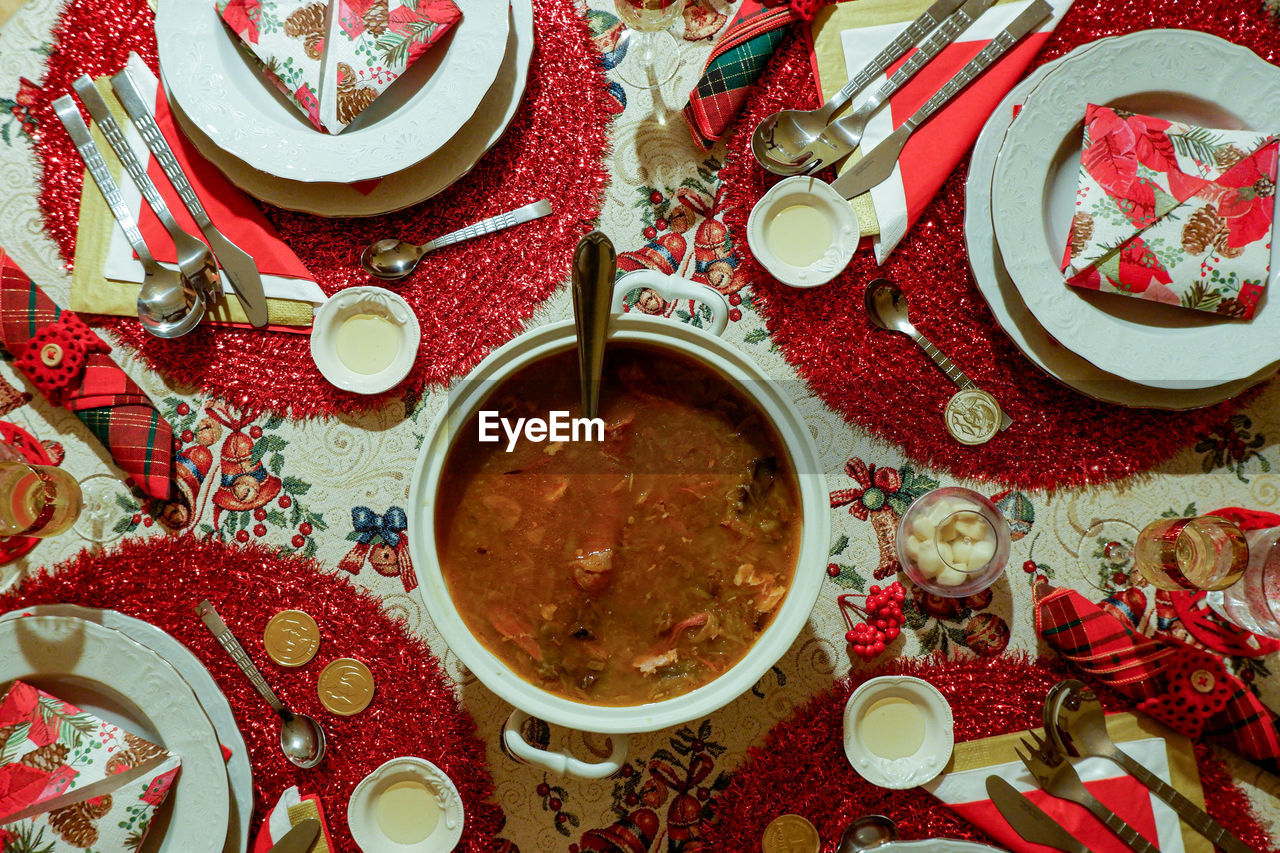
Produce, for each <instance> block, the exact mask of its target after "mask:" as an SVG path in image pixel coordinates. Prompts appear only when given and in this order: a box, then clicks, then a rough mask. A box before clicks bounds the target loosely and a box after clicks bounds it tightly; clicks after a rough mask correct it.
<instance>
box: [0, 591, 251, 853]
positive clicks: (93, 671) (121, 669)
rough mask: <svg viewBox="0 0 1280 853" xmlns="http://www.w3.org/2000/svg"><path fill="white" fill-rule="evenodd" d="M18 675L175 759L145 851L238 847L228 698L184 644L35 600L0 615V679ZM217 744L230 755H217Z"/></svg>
mask: <svg viewBox="0 0 1280 853" xmlns="http://www.w3.org/2000/svg"><path fill="white" fill-rule="evenodd" d="M13 679H21V680H23V681H26V682H28V683H30V684H33V685H34V686H36V687H39V688H40V689H42V690H44V691H46V692H48V693H51V694H53V695H55V696H57V697H58V698H60V699H65V700H66V701H68V702H71V703H72V704H74V705H77V706H78V707H80V708H81V709H83V710H85V711H88V712H90V713H92V714H94V715H96V716H98V717H100V718H102V719H104V720H107V721H108V722H111V723H114V724H116V725H118V726H120V727H122V728H124V729H125V730H126V731H130V732H133V733H134V734H137V735H139V736H140V737H143V738H146V739H147V740H150V741H152V742H153V743H158V744H160V745H161V746H164V747H165V748H166V749H168V750H169V751H171V752H174V753H176V754H177V755H179V756H180V757H181V758H182V769H181V770H180V771H179V773H178V778H177V781H176V782H175V784H174V787H173V789H172V790H171V791H170V793H169V797H168V798H167V799H166V800H165V803H164V804H163V805H162V806H161V808H160V811H159V812H158V813H157V815H156V817H155V820H154V821H153V822H152V825H151V830H150V832H149V833H148V835H147V839H146V842H145V844H144V845H143V848H142V849H143V851H145V853H158V851H163V853H218V851H223V853H244V851H245V850H246V849H248V844H249V816H250V814H251V813H252V811H253V776H252V773H251V771H250V768H249V751H248V748H247V747H246V746H245V742H244V738H243V737H241V735H240V730H239V728H237V726H236V721H235V717H234V716H233V715H232V713H231V706H230V705H229V704H228V703H227V699H226V697H225V696H224V695H223V694H222V691H221V690H219V689H218V685H217V684H216V683H214V680H213V678H212V676H210V675H209V671H208V670H207V669H205V667H204V665H203V664H202V663H200V660H199V658H197V657H196V656H195V655H194V654H192V653H191V651H190V650H188V649H187V647H186V646H184V645H182V643H180V642H178V641H177V640H175V639H174V638H173V637H171V636H169V635H168V634H166V633H165V632H164V631H162V630H160V629H159V628H157V627H155V626H154V625H151V624H149V623H147V622H143V621H141V620H139V619H134V618H132V617H130V616H125V615H124V614H121V613H117V612H115V611H114V610H92V609H89V608H85V607H77V606H74V605H68V604H56V605H42V606H38V607H27V608H22V609H20V610H14V611H11V612H9V613H6V614H4V615H3V616H0V684H4V683H5V682H8V681H11V680H13ZM220 744H221V745H224V746H226V747H227V749H229V750H230V751H231V757H230V759H229V760H227V761H223V758H222V749H221V746H220Z"/></svg>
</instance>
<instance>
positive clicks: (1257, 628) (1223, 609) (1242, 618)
mask: <svg viewBox="0 0 1280 853" xmlns="http://www.w3.org/2000/svg"><path fill="white" fill-rule="evenodd" d="M1244 537H1245V539H1246V540H1248V542H1249V567H1248V568H1247V569H1245V570H1244V577H1243V578H1241V579H1240V582H1239V583H1238V584H1235V585H1233V586H1231V587H1228V588H1227V589H1225V590H1223V591H1222V592H1216V593H1210V594H1209V595H1208V597H1207V598H1206V599H1205V600H1206V601H1207V602H1208V604H1209V606H1210V607H1212V608H1213V609H1214V610H1217V611H1218V612H1219V613H1220V614H1222V615H1224V616H1226V618H1227V619H1228V620H1229V621H1230V622H1232V623H1233V624H1235V625H1238V626H1239V627H1241V628H1244V629H1245V630H1246V631H1252V632H1253V633H1255V634H1261V635H1262V636H1264V637H1271V638H1272V639H1276V640H1280V527H1270V528H1267V529H1265V530H1249V531H1246V532H1245V534H1244Z"/></svg>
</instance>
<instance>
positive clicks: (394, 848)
mask: <svg viewBox="0 0 1280 853" xmlns="http://www.w3.org/2000/svg"><path fill="white" fill-rule="evenodd" d="M397 782H420V783H421V784H423V785H424V786H426V787H427V789H428V790H432V791H435V794H436V805H438V806H439V807H440V820H439V822H438V823H437V824H436V827H435V829H433V830H432V831H431V834H430V835H428V836H427V837H426V838H424V839H422V840H421V841H419V842H418V843H417V844H401V843H399V842H396V841H392V840H391V839H390V838H388V837H387V836H386V834H385V833H384V832H383V831H382V828H381V827H380V826H378V819H377V812H376V811H375V808H376V805H377V802H378V796H379V795H380V794H381V793H382V792H383V791H384V790H386V789H387V788H388V787H389V786H391V785H394V784H395V783H397ZM462 818H463V810H462V797H461V795H459V794H458V789H457V788H456V787H455V786H454V784H453V780H452V779H450V778H449V776H448V774H447V773H445V772H444V771H443V770H441V769H440V768H439V767H436V766H435V765H434V764H432V763H431V762H430V761H427V760H426V759H425V758H418V757H417V756H415V755H403V756H400V757H399V758H393V759H391V760H390V761H388V762H386V763H385V764H382V765H380V766H379V767H378V769H377V770H374V771H373V772H372V773H370V774H369V775H368V776H366V777H364V778H363V779H361V780H360V784H358V785H356V787H355V790H354V791H352V792H351V800H350V801H349V802H348V803H347V825H348V826H349V827H350V828H351V837H352V838H353V839H355V842H356V844H358V845H360V849H361V850H363V851H364V853H449V851H450V850H452V849H453V848H454V845H456V844H457V843H458V840H459V839H461V838H462Z"/></svg>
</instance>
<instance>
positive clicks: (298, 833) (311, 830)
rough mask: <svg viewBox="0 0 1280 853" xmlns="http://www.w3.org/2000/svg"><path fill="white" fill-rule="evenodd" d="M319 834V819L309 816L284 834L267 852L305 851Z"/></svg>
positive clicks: (298, 852)
mask: <svg viewBox="0 0 1280 853" xmlns="http://www.w3.org/2000/svg"><path fill="white" fill-rule="evenodd" d="M319 834H320V821H318V820H316V819H315V818H313V817H309V818H307V819H306V820H304V821H303V822H302V823H300V824H298V825H297V826H295V827H294V828H293V829H291V830H289V831H288V832H286V833H285V834H284V838H281V839H280V840H279V841H277V842H276V843H275V844H273V845H272V846H271V849H270V850H268V851H267V853H307V851H308V850H310V849H311V845H312V844H313V843H315V840H316V837H317V836H318V835H319Z"/></svg>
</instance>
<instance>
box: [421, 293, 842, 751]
mask: <svg viewBox="0 0 1280 853" xmlns="http://www.w3.org/2000/svg"><path fill="white" fill-rule="evenodd" d="M636 287H648V288H651V289H653V290H655V291H657V292H658V293H660V294H661V295H662V296H664V297H665V298H666V299H668V300H674V299H677V298H679V299H696V300H698V301H701V302H702V303H703V304H705V305H707V306H708V307H709V308H710V309H711V321H710V323H709V325H710V330H707V329H703V328H698V327H695V326H692V325H689V324H683V323H680V322H679V321H674V320H672V319H670V318H665V317H660V316H659V317H655V316H647V315H644V314H642V313H640V312H634V311H633V312H629V313H624V314H615V315H614V316H612V317H611V319H610V327H609V338H608V346H607V348H606V353H605V369H604V381H603V383H602V386H601V394H600V407H599V413H598V415H599V417H598V420H597V421H592V422H588V421H587V420H586V419H583V418H581V417H580V416H581V404H580V387H579V378H578V362H577V349H576V344H575V334H574V326H573V322H572V321H564V322H560V323H554V324H550V325H547V326H543V327H540V328H538V329H535V330H533V331H530V332H527V333H525V334H523V335H520V336H519V337H517V338H515V339H514V340H512V341H510V342H509V343H507V344H506V345H504V346H503V347H501V348H500V349H498V350H496V351H495V352H493V353H492V354H491V355H490V356H489V357H488V358H486V359H485V360H484V361H483V362H482V363H481V364H480V365H479V366H478V367H476V369H475V370H473V371H472V372H471V374H469V375H468V376H467V377H466V378H465V379H463V380H460V381H459V383H458V384H457V385H456V386H455V388H454V389H453V391H452V392H451V393H450V397H449V405H448V407H447V409H446V410H445V411H444V412H443V413H441V415H440V416H439V417H437V419H436V420H435V422H434V423H433V424H432V426H431V427H430V429H429V430H428V433H427V436H426V438H425V439H424V441H423V444H422V449H421V451H420V454H419V458H418V461H417V466H416V468H415V470H414V472H413V480H412V485H411V488H410V497H409V501H410V506H411V510H410V513H409V516H410V520H409V547H410V553H411V556H412V558H413V564H414V569H415V571H416V573H417V576H418V581H419V585H420V587H421V590H422V594H423V599H424V601H425V603H426V605H427V609H428V611H429V612H430V614H431V618H432V620H433V622H434V623H435V625H436V627H437V628H438V629H439V631H440V632H441V634H442V636H443V637H444V640H445V642H447V643H448V644H449V647H450V648H451V649H452V650H453V651H454V652H455V653H456V654H457V655H458V657H459V659H460V660H461V661H462V663H464V664H465V665H466V666H467V668H468V669H470V670H471V671H472V672H473V673H474V674H475V675H476V677H477V678H478V679H479V680H480V681H481V682H482V683H483V684H484V685H485V686H487V687H488V688H489V689H490V690H492V691H493V692H494V693H496V694H497V695H498V696H500V697H501V698H503V699H504V700H506V701H507V702H509V703H510V704H511V705H513V706H514V707H515V708H516V709H517V713H515V714H513V717H512V719H511V720H509V721H508V725H507V730H506V733H505V738H506V742H507V744H508V746H509V747H510V748H511V750H512V751H513V752H515V753H516V754H517V755H518V756H519V757H520V758H522V759H524V760H529V761H532V762H534V763H538V764H542V765H543V766H547V767H550V768H552V769H556V770H561V771H564V770H566V769H567V770H568V772H571V773H576V774H577V775H593V776H600V775H608V773H609V772H612V769H616V767H617V765H618V764H619V763H620V761H621V759H622V757H623V756H624V755H625V748H626V747H625V738H624V737H621V736H622V735H625V734H626V733H636V732H648V731H655V730H657V729H662V728H666V727H668V726H672V725H678V724H680V723H684V722H688V721H689V720H692V719H696V718H699V717H702V716H705V715H707V714H709V713H710V712H712V711H714V710H716V709H718V708H720V707H721V706H723V705H725V704H727V703H729V702H731V701H732V700H733V699H735V698H737V697H738V696H739V695H741V694H742V693H744V692H746V691H747V690H749V689H750V688H751V687H752V686H753V685H754V684H755V682H756V681H757V680H758V679H759V678H760V677H761V676H762V675H764V674H765V672H767V671H768V669H769V668H770V667H771V666H773V664H774V663H776V662H777V660H778V659H779V658H780V657H781V656H782V655H783V654H784V653H785V652H786V651H787V649H788V648H789V647H790V646H791V644H792V643H793V642H794V641H795V639H796V637H797V636H798V635H799V633H800V631H801V629H802V628H803V627H804V625H805V623H806V622H807V620H808V616H809V613H810V611H811V610H812V608H813V605H814V602H815V601H816V599H817V596H818V592H819V591H820V589H821V585H822V579H823V577H824V576H825V571H826V563H827V559H826V558H827V549H828V538H829V531H830V519H829V512H830V509H829V506H828V498H827V489H826V482H825V479H824V477H823V474H822V466H821V463H820V462H819V459H818V454H817V450H816V448H815V445H814V442H813V438H812V437H811V435H810V433H809V430H808V427H807V426H805V423H804V420H803V418H802V416H801V415H800V414H799V412H797V410H796V408H795V406H794V404H793V403H792V401H791V399H790V396H789V394H788V393H787V388H786V384H785V383H778V382H774V381H771V380H770V379H769V378H768V377H767V376H766V375H765V374H764V373H763V371H761V370H760V368H758V367H757V366H756V365H755V364H754V363H753V362H752V361H751V360H750V359H749V358H748V357H746V356H745V355H744V354H743V353H742V352H740V351H739V350H738V349H736V348H735V347H733V346H731V345H728V344H726V343H724V342H723V341H722V340H721V339H720V338H719V337H718V335H719V333H720V332H722V331H723V329H724V326H725V321H726V318H727V314H728V305H727V303H726V302H725V300H724V298H723V297H722V296H721V295H720V294H719V293H718V292H716V291H715V290H714V289H712V288H710V287H707V286H705V285H699V284H695V283H693V282H690V281H688V280H685V279H681V278H677V277H675V276H664V275H661V274H659V273H656V272H653V271H648V270H645V271H640V272H635V273H630V274H628V275H627V276H624V277H623V278H622V279H620V280H619V283H618V286H617V287H616V288H615V311H616V310H619V309H620V307H621V301H622V298H623V296H624V295H625V294H626V293H627V292H628V291H630V290H634V289H635V288H636ZM703 317H704V320H705V314H704V315H703ZM521 712H522V713H521ZM525 715H532V716H535V717H538V718H541V719H543V720H545V721H547V722H550V723H556V724H559V725H562V726H567V727H570V728H574V729H579V730H584V731H592V732H600V733H608V734H610V735H612V736H613V738H612V739H613V742H614V747H615V750H614V755H613V756H612V757H611V759H610V761H608V762H604V763H601V764H595V765H585V764H582V763H580V762H577V761H576V760H575V759H570V758H567V757H565V756H559V755H558V754H556V753H545V752H543V751H542V750H534V749H531V748H529V747H528V746H527V745H526V744H525V743H524V741H523V740H522V739H521V738H520V735H519V723H520V722H521V721H522V720H523V719H524V718H525ZM610 768H612V769H610Z"/></svg>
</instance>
